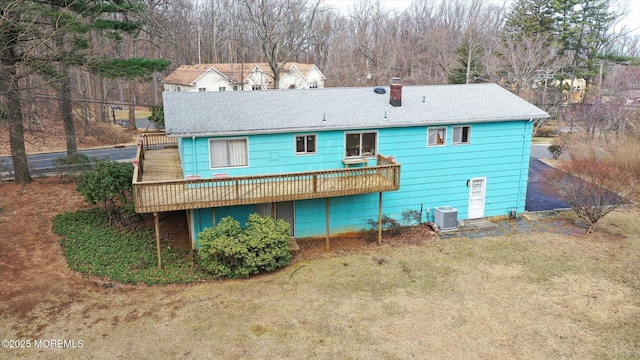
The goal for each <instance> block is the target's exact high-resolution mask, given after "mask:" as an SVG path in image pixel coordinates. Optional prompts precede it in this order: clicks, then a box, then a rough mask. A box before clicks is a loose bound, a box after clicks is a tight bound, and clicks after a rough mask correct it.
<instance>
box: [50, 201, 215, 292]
mask: <svg viewBox="0 0 640 360" xmlns="http://www.w3.org/2000/svg"><path fill="white" fill-rule="evenodd" d="M53 231H54V232H55V233H57V234H58V235H61V236H62V237H63V239H62V241H61V245H62V248H63V253H64V255H65V256H66V258H67V263H68V265H69V268H70V269H72V270H74V271H78V272H80V273H82V274H84V275H87V276H99V277H105V278H109V279H111V280H114V281H118V282H122V283H130V284H138V283H144V284H147V285H154V284H173V283H191V282H196V281H201V280H207V279H210V278H211V276H210V275H209V274H207V273H206V272H205V271H203V270H201V269H199V268H198V267H194V266H192V265H191V254H190V251H187V250H178V249H169V248H167V247H166V246H163V247H161V257H162V269H160V270H159V269H158V268H157V264H158V263H157V254H156V242H155V235H154V234H153V232H152V231H150V230H136V231H131V230H122V229H118V228H114V227H112V226H109V225H108V224H107V216H106V214H105V212H104V211H101V210H100V209H98V208H93V209H90V210H82V211H76V212H68V213H63V214H58V215H56V216H55V217H54V219H53Z"/></svg>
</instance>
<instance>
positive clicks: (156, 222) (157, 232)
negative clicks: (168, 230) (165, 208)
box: [153, 212, 162, 270]
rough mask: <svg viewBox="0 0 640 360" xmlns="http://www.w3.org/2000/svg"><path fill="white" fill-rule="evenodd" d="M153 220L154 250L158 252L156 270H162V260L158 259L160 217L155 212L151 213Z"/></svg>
mask: <svg viewBox="0 0 640 360" xmlns="http://www.w3.org/2000/svg"><path fill="white" fill-rule="evenodd" d="M153 219H154V222H155V226H156V250H157V251H158V270H160V269H162V260H161V259H160V216H158V213H157V212H154V213H153Z"/></svg>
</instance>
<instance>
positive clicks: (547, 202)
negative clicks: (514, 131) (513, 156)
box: [524, 145, 569, 211]
mask: <svg viewBox="0 0 640 360" xmlns="http://www.w3.org/2000/svg"><path fill="white" fill-rule="evenodd" d="M547 147H548V145H532V146H531V158H530V159H529V182H527V200H526V202H525V205H524V209H525V210H526V211H544V210H555V209H566V208H568V207H569V205H567V203H566V202H564V201H562V200H560V199H558V198H557V197H555V196H553V195H550V194H547V193H546V192H545V182H546V179H545V178H544V171H545V170H548V169H551V166H549V165H547V164H545V163H543V162H542V161H540V160H539V159H549V158H551V154H550V153H549V151H548V150H547Z"/></svg>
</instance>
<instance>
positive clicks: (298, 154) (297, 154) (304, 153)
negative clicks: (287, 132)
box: [293, 134, 318, 156]
mask: <svg viewBox="0 0 640 360" xmlns="http://www.w3.org/2000/svg"><path fill="white" fill-rule="evenodd" d="M300 136H304V137H305V147H306V137H307V136H313V137H315V138H316V150H315V151H313V152H310V151H305V152H298V147H297V145H298V143H297V139H298V137H300ZM293 154H294V155H295V156H307V155H317V154H318V134H296V135H294V136H293Z"/></svg>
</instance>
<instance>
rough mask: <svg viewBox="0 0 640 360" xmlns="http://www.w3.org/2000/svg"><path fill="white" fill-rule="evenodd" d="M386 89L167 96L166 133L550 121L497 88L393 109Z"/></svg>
mask: <svg viewBox="0 0 640 360" xmlns="http://www.w3.org/2000/svg"><path fill="white" fill-rule="evenodd" d="M386 90H387V92H386V94H376V93H374V91H373V88H372V87H361V88H325V89H312V90H267V91H227V92H165V93H163V98H164V114H165V127H166V132H167V134H168V135H169V136H177V137H183V136H210V135H211V136H213V135H239V134H252V133H275V132H294V131H295V132H304V131H323V130H335V129H366V128H384V127H405V126H420V125H434V124H460V123H477V122H491V121H513V120H523V119H526V120H528V119H539V118H546V117H548V116H549V115H548V114H547V113H546V112H544V111H542V110H541V109H539V108H537V107H535V106H534V105H532V104H530V103H529V102H527V101H525V100H523V99H521V98H520V97H518V96H516V95H514V94H512V93H511V92H509V91H507V90H505V89H503V88H502V87H500V86H498V85H496V84H471V85H436V86H404V87H403V89H402V106H400V107H393V106H391V105H390V104H389V87H388V86H387V87H386ZM423 99H424V103H423ZM385 115H386V119H385ZM323 119H324V120H326V122H323Z"/></svg>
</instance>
